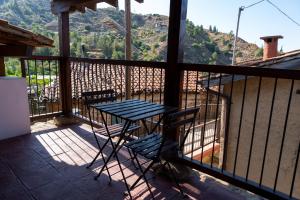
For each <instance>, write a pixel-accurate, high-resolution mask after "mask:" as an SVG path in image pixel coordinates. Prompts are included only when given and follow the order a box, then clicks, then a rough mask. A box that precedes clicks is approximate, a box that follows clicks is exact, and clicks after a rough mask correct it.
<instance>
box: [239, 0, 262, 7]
mask: <svg viewBox="0 0 300 200" xmlns="http://www.w3.org/2000/svg"><path fill="white" fill-rule="evenodd" d="M263 1H265V0H261V1H258V2H256V3H253V4H251V5H249V6H244V9H247V8H250V7H252V6H255V5H257V4H259V3H262V2H263Z"/></svg>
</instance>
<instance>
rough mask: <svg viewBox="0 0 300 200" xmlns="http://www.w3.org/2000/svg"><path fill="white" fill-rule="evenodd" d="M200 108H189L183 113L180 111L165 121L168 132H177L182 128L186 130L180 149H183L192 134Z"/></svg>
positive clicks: (170, 115)
mask: <svg viewBox="0 0 300 200" xmlns="http://www.w3.org/2000/svg"><path fill="white" fill-rule="evenodd" d="M198 112H199V108H188V109H186V110H183V111H178V112H175V113H171V114H169V115H168V116H167V118H166V120H165V126H166V130H176V129H178V128H180V127H182V126H184V128H185V134H184V137H183V140H182V141H181V142H180V145H179V148H180V149H182V148H183V146H184V143H185V140H186V138H187V136H188V134H189V133H190V131H191V129H192V127H193V126H194V124H195V120H196V116H197V113H198Z"/></svg>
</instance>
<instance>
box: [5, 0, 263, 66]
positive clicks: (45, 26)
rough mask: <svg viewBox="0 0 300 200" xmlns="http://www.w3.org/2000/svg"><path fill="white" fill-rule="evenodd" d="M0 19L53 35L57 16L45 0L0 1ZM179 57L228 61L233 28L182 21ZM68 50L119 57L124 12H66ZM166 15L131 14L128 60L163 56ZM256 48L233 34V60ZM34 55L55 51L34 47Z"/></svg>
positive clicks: (254, 52) (75, 53)
mask: <svg viewBox="0 0 300 200" xmlns="http://www.w3.org/2000/svg"><path fill="white" fill-rule="evenodd" d="M0 19H4V20H7V21H9V22H10V23H11V24H15V25H17V26H21V27H23V28H26V29H29V30H32V31H33V32H37V33H42V34H44V35H46V36H48V37H52V38H53V39H54V40H55V44H56V46H57V42H58V39H57V17H56V16H54V15H52V14H51V11H50V0H0ZM186 29H187V31H186V38H185V44H184V45H185V46H184V61H185V62H188V63H210V64H230V63H231V57H232V46H233V45H232V42H233V39H234V35H233V33H232V32H231V33H221V32H219V31H218V30H217V27H210V28H209V29H204V28H203V26H196V25H194V24H193V22H191V21H187V28H186ZM70 30H71V54H72V55H73V56H89V57H95V58H113V59H122V58H124V49H125V47H124V37H125V24H124V11H122V10H120V11H119V10H117V9H114V8H105V9H98V10H97V11H96V12H95V11H91V10H87V12H86V13H83V14H82V13H73V14H71V15H70ZM167 35H168V17H167V16H163V15H158V14H148V15H140V14H133V15H132V40H133V42H132V43H133V59H135V60H149V61H150V60H151V61H163V60H165V59H166V55H167ZM258 50H259V48H258V47H257V46H256V45H255V44H250V43H247V42H246V41H244V40H242V39H241V38H239V39H238V48H237V61H245V60H251V59H254V58H255V57H256V55H257V52H258ZM36 53H37V54H43V55H52V54H57V53H58V50H57V47H56V48H54V49H39V50H38V51H37V52H36Z"/></svg>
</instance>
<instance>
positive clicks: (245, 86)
mask: <svg viewBox="0 0 300 200" xmlns="http://www.w3.org/2000/svg"><path fill="white" fill-rule="evenodd" d="M247 80H248V79H247V76H246V77H245V82H244V91H243V100H242V108H241V115H240V122H239V130H238V138H237V143H236V152H235V158H234V167H233V176H235V170H236V164H237V157H238V153H239V144H240V136H241V129H242V122H243V115H244V104H245V96H246V90H247Z"/></svg>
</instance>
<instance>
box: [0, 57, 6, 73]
mask: <svg viewBox="0 0 300 200" xmlns="http://www.w3.org/2000/svg"><path fill="white" fill-rule="evenodd" d="M0 76H5V62H4V57H0Z"/></svg>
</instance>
